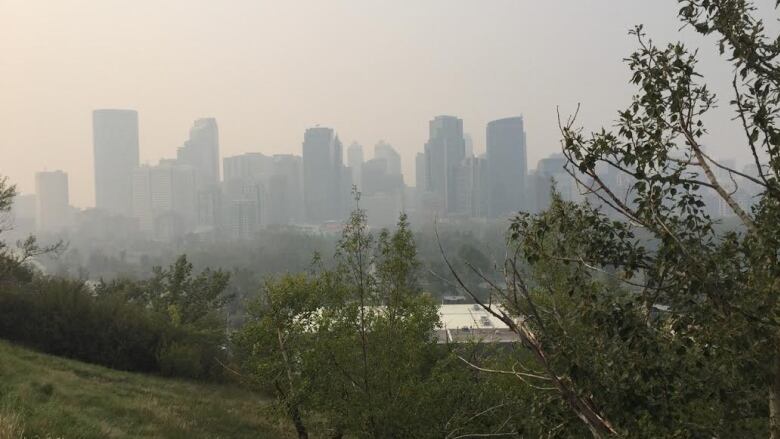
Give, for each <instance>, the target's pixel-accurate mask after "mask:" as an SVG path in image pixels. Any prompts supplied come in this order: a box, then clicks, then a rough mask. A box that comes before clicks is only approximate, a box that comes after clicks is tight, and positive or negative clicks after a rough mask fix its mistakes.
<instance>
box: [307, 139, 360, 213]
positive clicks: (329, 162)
mask: <svg viewBox="0 0 780 439" xmlns="http://www.w3.org/2000/svg"><path fill="white" fill-rule="evenodd" d="M344 171H345V169H344V164H343V159H342V147H341V141H340V140H339V138H338V136H337V135H336V133H335V132H334V131H333V129H331V128H324V127H316V128H309V129H307V130H306V132H305V134H304V138H303V205H304V209H305V215H306V220H307V221H310V222H314V223H319V222H324V221H334V220H341V219H343V217H344V203H345V200H346V199H347V197H348V195H349V192H348V190H347V193H346V194H345V193H344V191H345V186H346V185H345V178H344V177H345V174H346V173H345V172H344Z"/></svg>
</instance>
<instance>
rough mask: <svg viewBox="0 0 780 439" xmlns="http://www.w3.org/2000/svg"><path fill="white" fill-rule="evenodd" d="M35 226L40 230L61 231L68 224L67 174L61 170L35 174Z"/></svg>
mask: <svg viewBox="0 0 780 439" xmlns="http://www.w3.org/2000/svg"><path fill="white" fill-rule="evenodd" d="M35 193H36V195H37V205H36V228H37V229H38V231H40V232H55V233H56V232H61V231H62V230H64V229H65V228H67V227H68V225H69V224H70V202H69V200H68V174H66V173H65V172H62V171H51V172H37V173H36V174H35Z"/></svg>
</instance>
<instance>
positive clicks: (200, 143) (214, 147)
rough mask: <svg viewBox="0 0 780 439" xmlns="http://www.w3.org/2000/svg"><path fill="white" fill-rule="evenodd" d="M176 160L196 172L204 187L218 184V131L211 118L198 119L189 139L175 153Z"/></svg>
mask: <svg viewBox="0 0 780 439" xmlns="http://www.w3.org/2000/svg"><path fill="white" fill-rule="evenodd" d="M176 157H177V160H178V161H179V163H181V164H184V165H190V166H192V167H193V168H195V169H196V170H197V171H198V174H199V177H200V181H201V182H202V183H203V184H204V185H214V184H217V183H219V180H220V179H219V129H218V128H217V120H216V119H214V118H213V117H209V118H203V119H198V120H196V121H195V123H194V124H193V125H192V128H191V129H190V138H189V140H187V141H186V142H184V145H182V146H181V147H180V148H179V149H178V151H177V153H176Z"/></svg>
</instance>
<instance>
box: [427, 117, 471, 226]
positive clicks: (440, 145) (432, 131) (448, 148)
mask: <svg viewBox="0 0 780 439" xmlns="http://www.w3.org/2000/svg"><path fill="white" fill-rule="evenodd" d="M428 128H429V138H428V142H427V143H426V144H425V166H426V172H425V176H426V177H425V180H426V189H427V190H428V191H430V192H432V193H433V194H435V196H436V197H437V198H438V201H437V203H436V204H438V205H439V206H440V207H441V208H443V211H444V212H446V213H449V212H452V211H454V209H455V197H456V194H455V191H454V187H453V185H452V183H451V180H452V177H453V172H454V170H455V167H456V166H457V165H459V164H460V163H461V161H463V159H464V158H465V156H466V141H465V140H464V139H463V121H462V120H461V119H458V118H457V117H453V116H437V117H435V118H434V119H433V120H432V121H430V123H429V124H428Z"/></svg>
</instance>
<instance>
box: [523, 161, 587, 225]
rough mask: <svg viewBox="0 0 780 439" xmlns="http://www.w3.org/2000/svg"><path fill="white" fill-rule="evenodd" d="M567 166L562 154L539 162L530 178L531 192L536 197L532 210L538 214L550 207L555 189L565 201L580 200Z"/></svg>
mask: <svg viewBox="0 0 780 439" xmlns="http://www.w3.org/2000/svg"><path fill="white" fill-rule="evenodd" d="M565 165H566V158H565V157H564V156H563V154H560V153H556V154H553V155H551V156H549V157H547V158H544V159H541V160H539V164H538V165H537V166H536V170H535V171H534V173H533V175H532V176H531V177H530V178H529V181H530V182H531V187H532V190H531V191H529V192H531V193H532V194H533V195H534V201H533V203H532V205H533V208H532V210H534V211H537V212H538V211H541V210H544V209H546V208H548V207H549V206H550V201H551V195H552V190H553V187H555V190H556V191H558V193H560V195H561V198H562V199H563V200H565V201H576V200H578V199H579V192H578V191H577V186H576V184H575V182H574V179H573V178H572V177H571V176H570V175H569V174H568V173H567V172H566V170H565V169H564V166H565Z"/></svg>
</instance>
